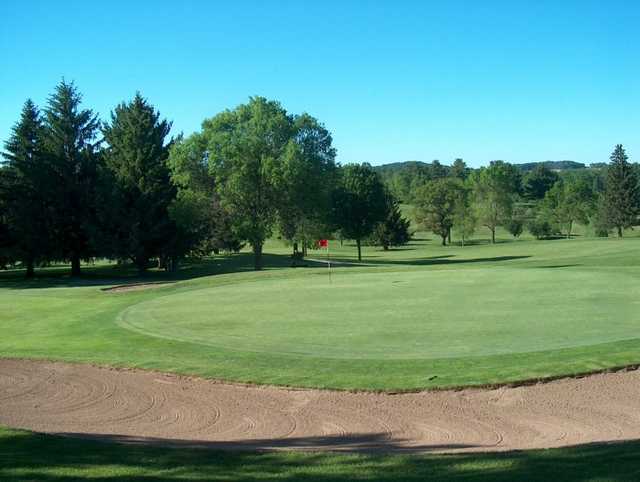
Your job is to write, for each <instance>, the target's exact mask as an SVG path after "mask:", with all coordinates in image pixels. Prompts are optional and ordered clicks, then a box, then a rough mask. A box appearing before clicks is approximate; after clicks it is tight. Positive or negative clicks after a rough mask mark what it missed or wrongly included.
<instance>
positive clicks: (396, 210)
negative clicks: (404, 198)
mask: <svg viewBox="0 0 640 482" xmlns="http://www.w3.org/2000/svg"><path fill="white" fill-rule="evenodd" d="M410 224H411V223H410V222H409V220H408V219H405V218H404V217H402V213H401V212H400V206H399V204H398V201H396V199H395V198H394V197H393V196H392V195H391V194H390V193H387V215H386V217H385V219H384V220H383V221H382V222H380V223H378V225H377V226H376V227H375V229H374V230H373V234H372V235H371V242H372V243H373V244H376V245H378V246H382V248H383V249H384V250H385V251H387V250H388V249H389V248H390V247H391V246H402V245H404V244H407V243H408V242H409V240H410V239H411V233H410V232H409V226H410Z"/></svg>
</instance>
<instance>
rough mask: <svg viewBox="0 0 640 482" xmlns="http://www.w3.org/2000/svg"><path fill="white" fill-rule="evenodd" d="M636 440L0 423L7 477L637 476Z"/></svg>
mask: <svg viewBox="0 0 640 482" xmlns="http://www.w3.org/2000/svg"><path fill="white" fill-rule="evenodd" d="M639 450H640V444H639V443H638V442H631V443H623V444H612V445H592V446H585V447H577V448H569V449H562V450H559V449H553V450H536V451H529V452H513V453H506V454H474V455H425V456H416V455H413V456H399V455H393V456H392V455H380V454H376V455H366V454H321V453H300V452H298V453H293V452H271V453H262V454H258V453H237V452H236V453H228V452H220V451H213V450H205V449H202V450H198V449H183V448H182V449H171V448H160V447H145V446H132V445H120V444H116V443H106V442H97V441H86V440H77V439H69V438H65V437H57V436H51V435H40V434H34V433H30V432H24V431H17V430H9V429H4V428H2V427H0V480H3V481H54V480H55V481H58V480H69V481H80V480H94V481H114V482H115V481H125V480H145V481H158V482H159V481H173V480H176V481H177V480H182V481H197V480H234V481H257V480H261V481H263V480H264V481H268V480H274V481H276V480H277V481H294V480H295V481H297V480H305V481H317V482H328V481H351V480H360V481H366V480H379V481H385V480H388V481H391V480H404V481H418V480H420V481H423V480H429V481H439V480H443V481H444V480H446V481H454V482H455V481H466V482H470V481H513V480H526V481H545V482H546V481H549V480H563V481H567V482H571V481H579V480H580V481H582V480H589V481H592V482H596V481H603V482H604V481H612V482H613V481H617V482H619V481H632V480H639V479H640V457H638V451H639Z"/></svg>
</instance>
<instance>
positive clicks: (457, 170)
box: [449, 158, 471, 181]
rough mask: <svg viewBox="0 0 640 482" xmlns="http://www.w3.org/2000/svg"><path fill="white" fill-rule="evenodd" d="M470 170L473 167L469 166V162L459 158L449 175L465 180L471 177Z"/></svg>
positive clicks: (454, 162)
mask: <svg viewBox="0 0 640 482" xmlns="http://www.w3.org/2000/svg"><path fill="white" fill-rule="evenodd" d="M470 170H471V169H469V168H468V167H467V164H466V163H465V162H464V160H462V159H460V158H457V159H456V160H455V161H453V164H452V165H451V169H450V171H449V175H450V176H451V177H455V178H458V179H461V180H463V181H464V180H465V179H466V178H467V177H469V171H470Z"/></svg>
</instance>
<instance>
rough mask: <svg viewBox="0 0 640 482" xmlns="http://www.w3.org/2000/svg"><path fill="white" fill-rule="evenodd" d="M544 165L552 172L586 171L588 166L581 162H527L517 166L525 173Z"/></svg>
mask: <svg viewBox="0 0 640 482" xmlns="http://www.w3.org/2000/svg"><path fill="white" fill-rule="evenodd" d="M540 164H542V165H543V166H544V167H546V168H547V169H551V170H552V171H565V170H569V169H585V168H586V167H587V166H586V164H583V163H581V162H575V161H541V162H525V163H523V164H516V166H517V167H518V168H519V169H520V170H521V171H523V172H528V171H533V170H534V169H535V168H536V167H537V166H539V165H540Z"/></svg>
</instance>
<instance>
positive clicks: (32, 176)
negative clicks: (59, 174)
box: [3, 99, 51, 277]
mask: <svg viewBox="0 0 640 482" xmlns="http://www.w3.org/2000/svg"><path fill="white" fill-rule="evenodd" d="M42 140H43V127H42V121H41V118H40V112H39V110H38V108H37V107H36V105H35V104H34V103H33V102H32V101H31V100H30V99H29V100H27V101H26V102H25V104H24V106H23V108H22V113H21V115H20V120H19V121H18V122H17V123H16V124H15V126H14V127H13V130H12V133H11V137H10V138H9V140H8V141H7V142H6V143H5V146H4V147H5V152H4V153H3V156H4V158H5V159H6V160H7V162H6V169H7V171H6V176H5V179H7V183H6V184H7V186H8V188H7V189H5V191H4V193H3V195H4V206H5V220H6V221H5V222H6V225H7V228H8V233H9V235H10V238H11V239H12V240H13V242H12V246H11V247H12V250H13V252H14V257H15V258H16V259H19V260H20V261H22V264H23V265H24V266H25V267H26V276H27V277H32V276H33V275H34V267H35V265H36V263H37V262H39V261H47V260H48V259H49V257H50V255H51V251H50V246H51V245H50V234H49V233H50V231H51V226H49V223H50V218H51V217H50V212H49V211H50V207H51V204H50V202H49V198H50V193H51V183H50V180H51V177H50V170H49V168H48V164H47V163H46V161H45V156H44V153H43V146H42Z"/></svg>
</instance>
